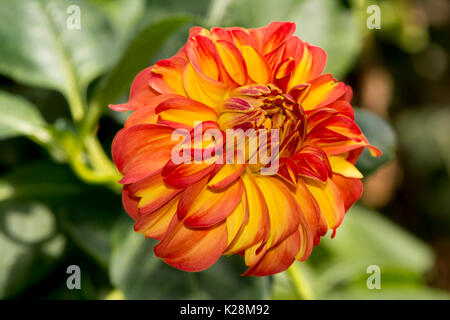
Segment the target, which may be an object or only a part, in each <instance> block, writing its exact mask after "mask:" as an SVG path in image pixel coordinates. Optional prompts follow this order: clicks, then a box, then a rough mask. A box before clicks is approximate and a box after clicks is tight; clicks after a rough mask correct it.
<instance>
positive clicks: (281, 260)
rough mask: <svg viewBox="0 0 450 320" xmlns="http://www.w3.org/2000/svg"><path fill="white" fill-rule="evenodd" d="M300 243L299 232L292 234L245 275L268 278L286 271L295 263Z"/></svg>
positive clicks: (268, 252)
mask: <svg viewBox="0 0 450 320" xmlns="http://www.w3.org/2000/svg"><path fill="white" fill-rule="evenodd" d="M300 241H301V238H300V233H299V231H296V232H294V233H292V234H291V235H290V236H289V237H288V238H287V239H286V240H284V241H283V242H281V243H280V244H278V245H277V246H275V247H273V248H271V249H270V250H268V251H267V252H266V253H265V254H264V256H263V257H262V258H261V260H259V262H258V263H257V264H255V265H254V266H251V267H250V268H249V269H248V270H247V271H246V272H245V273H244V274H243V275H245V276H249V275H252V276H268V275H272V274H275V273H278V272H282V271H284V270H286V269H287V268H289V266H290V265H291V264H292V263H293V262H294V261H295V255H296V254H297V252H298V251H299V249H300Z"/></svg>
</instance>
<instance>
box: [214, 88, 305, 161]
mask: <svg viewBox="0 0 450 320" xmlns="http://www.w3.org/2000/svg"><path fill="white" fill-rule="evenodd" d="M219 125H220V127H221V129H223V130H226V129H235V130H236V129H243V130H248V129H253V130H261V129H265V130H267V131H268V132H269V133H268V134H269V135H270V131H271V130H278V136H279V147H280V156H289V155H292V154H293V153H294V152H295V151H296V150H297V149H298V147H299V146H300V145H301V142H302V141H303V137H304V134H305V132H304V130H305V114H304V112H303V109H302V107H301V106H300V105H299V104H298V103H297V101H295V99H293V98H292V97H291V96H290V95H289V94H285V93H284V92H283V91H282V90H281V89H280V88H278V87H277V86H275V85H273V84H268V85H266V86H264V85H258V84H255V85H248V86H242V87H239V88H237V89H235V90H233V91H232V92H231V95H230V97H229V98H228V99H227V100H226V101H225V102H224V105H223V110H222V113H221V114H220V117H219Z"/></svg>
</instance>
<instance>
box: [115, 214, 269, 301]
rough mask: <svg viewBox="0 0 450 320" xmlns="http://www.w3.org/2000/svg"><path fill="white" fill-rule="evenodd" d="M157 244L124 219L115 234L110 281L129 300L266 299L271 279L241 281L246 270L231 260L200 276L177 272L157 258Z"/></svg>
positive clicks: (251, 278)
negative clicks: (155, 250)
mask: <svg viewBox="0 0 450 320" xmlns="http://www.w3.org/2000/svg"><path fill="white" fill-rule="evenodd" d="M155 244H156V241H155V240H152V239H149V238H145V237H144V236H143V235H141V234H138V233H135V232H134V231H133V225H132V223H131V219H129V218H128V219H125V218H124V219H122V220H121V221H119V223H118V224H117V226H116V228H115V230H114V232H113V234H112V247H113V255H112V260H111V263H110V277H111V281H112V283H113V285H115V286H116V287H117V288H118V289H120V290H122V291H123V293H124V294H125V297H126V298H127V299H208V298H211V299H228V298H233V299H260V298H264V297H267V294H268V285H269V284H268V281H269V279H268V278H257V277H242V276H240V275H239V274H240V273H242V272H243V271H244V270H245V268H244V266H242V265H239V263H238V262H241V261H236V260H234V259H231V258H224V257H223V258H221V260H219V261H218V262H217V263H216V264H215V265H214V266H213V267H211V268H209V269H207V270H205V271H202V272H197V273H188V272H183V271H180V270H177V269H175V268H172V267H170V266H169V265H167V264H165V263H164V262H163V261H162V260H161V259H159V258H157V257H155V254H154V253H153V246H154V245H155Z"/></svg>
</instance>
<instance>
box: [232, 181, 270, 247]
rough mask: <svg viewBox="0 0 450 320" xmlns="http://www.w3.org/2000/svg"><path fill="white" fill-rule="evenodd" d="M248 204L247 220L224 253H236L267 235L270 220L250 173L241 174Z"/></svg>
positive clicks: (262, 197) (262, 198)
mask: <svg viewBox="0 0 450 320" xmlns="http://www.w3.org/2000/svg"><path fill="white" fill-rule="evenodd" d="M242 181H243V183H244V186H245V194H246V196H247V204H248V221H247V223H246V224H245V225H244V227H243V228H242V230H241V231H240V232H239V233H238V235H237V236H236V237H235V239H234V240H233V241H232V243H231V244H230V245H229V246H228V248H227V251H226V253H227V254H230V253H238V252H241V251H243V250H245V249H246V248H248V247H250V246H252V245H254V244H256V243H259V242H265V241H266V239H267V237H268V236H269V230H270V220H269V213H268V209H267V205H266V201H265V200H264V196H263V194H262V192H261V190H260V189H259V187H258V185H257V184H256V182H255V178H254V177H253V176H252V174H251V173H248V172H247V173H245V174H244V175H243V176H242Z"/></svg>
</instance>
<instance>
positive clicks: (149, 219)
mask: <svg viewBox="0 0 450 320" xmlns="http://www.w3.org/2000/svg"><path fill="white" fill-rule="evenodd" d="M178 200H179V197H176V198H174V199H172V200H171V201H170V202H168V203H167V204H165V205H164V206H162V207H161V208H159V209H158V210H156V211H155V212H152V213H150V214H146V215H143V216H141V217H139V218H137V219H136V223H135V224H134V230H135V231H136V232H139V233H142V234H144V235H145V236H146V237H149V238H153V239H158V240H159V239H162V237H163V236H164V235H165V234H166V232H167V229H168V227H169V224H170V222H171V221H172V218H173V217H174V215H176V212H177V204H178Z"/></svg>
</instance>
